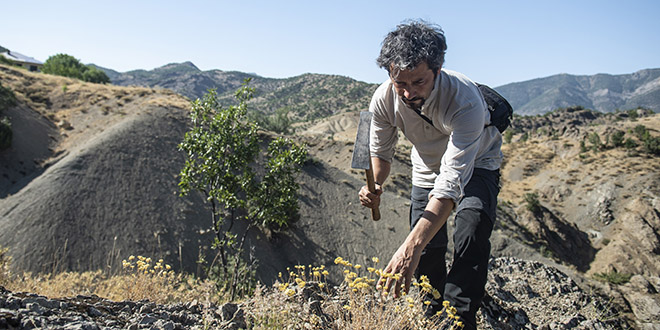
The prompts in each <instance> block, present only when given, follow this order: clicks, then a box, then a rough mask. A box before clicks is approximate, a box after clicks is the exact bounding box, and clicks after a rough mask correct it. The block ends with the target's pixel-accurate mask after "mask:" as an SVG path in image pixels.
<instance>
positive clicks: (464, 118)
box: [429, 103, 485, 204]
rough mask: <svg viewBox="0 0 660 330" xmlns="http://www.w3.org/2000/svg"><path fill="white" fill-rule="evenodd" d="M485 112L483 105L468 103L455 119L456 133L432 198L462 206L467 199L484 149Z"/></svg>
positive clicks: (451, 137)
mask: <svg viewBox="0 0 660 330" xmlns="http://www.w3.org/2000/svg"><path fill="white" fill-rule="evenodd" d="M484 111H485V105H484V104H483V103H477V104H473V103H468V104H466V105H465V107H464V108H463V109H460V110H459V111H457V112H456V114H455V115H454V117H453V118H452V120H451V124H450V129H451V132H452V133H451V135H450V137H449V142H448V143H447V150H446V152H445V154H444V155H443V157H442V163H441V165H440V173H439V174H438V176H437V177H436V179H435V182H434V186H433V189H432V190H431V192H430V193H429V198H431V197H435V198H449V199H452V200H453V201H454V203H456V204H458V202H459V200H460V199H461V197H463V195H464V189H465V185H466V184H467V183H468V181H470V178H471V177H472V172H473V171H474V164H475V159H476V156H477V153H478V152H479V148H480V137H481V135H482V134H483V131H484V122H485V118H484Z"/></svg>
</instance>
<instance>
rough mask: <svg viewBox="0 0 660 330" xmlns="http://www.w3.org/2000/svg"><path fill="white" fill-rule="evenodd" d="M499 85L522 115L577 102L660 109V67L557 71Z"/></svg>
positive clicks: (609, 108)
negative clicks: (572, 72) (617, 71)
mask: <svg viewBox="0 0 660 330" xmlns="http://www.w3.org/2000/svg"><path fill="white" fill-rule="evenodd" d="M496 89H497V91H498V92H500V93H501V94H502V95H503V96H504V97H506V98H507V99H508V100H509V102H510V103H511V105H512V106H513V108H514V111H515V113H517V114H520V115H536V114H543V113H546V112H549V111H552V110H555V109H557V108H565V107H570V106H576V105H580V106H583V107H585V108H588V109H593V110H597V111H600V112H614V111H616V110H617V109H620V110H628V109H633V108H637V107H644V108H648V109H651V110H653V111H655V112H658V111H660V69H646V70H641V71H637V72H635V73H631V74H622V75H610V74H597V75H593V76H575V75H569V74H558V75H554V76H550V77H545V78H538V79H533V80H528V81H523V82H517V83H512V84H507V85H503V86H499V87H497V88H496Z"/></svg>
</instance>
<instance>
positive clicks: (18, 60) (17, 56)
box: [0, 50, 44, 71]
mask: <svg viewBox="0 0 660 330" xmlns="http://www.w3.org/2000/svg"><path fill="white" fill-rule="evenodd" d="M0 56H3V57H4V58H6V59H8V60H10V61H12V62H14V64H16V65H18V66H21V67H24V68H26V69H28V70H29V71H41V67H42V66H43V65H44V64H43V63H42V62H40V61H38V60H35V59H34V58H32V57H29V56H25V55H23V54H21V53H17V52H12V51H10V50H7V51H6V52H4V53H0Z"/></svg>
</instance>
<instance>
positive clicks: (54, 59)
mask: <svg viewBox="0 0 660 330" xmlns="http://www.w3.org/2000/svg"><path fill="white" fill-rule="evenodd" d="M41 71H42V72H43V73H49V74H54V75H58V76H64V77H69V78H76V79H80V80H84V81H87V82H92V83H103V84H105V83H109V82H110V78H108V76H107V75H106V74H105V72H103V71H101V70H99V69H97V68H94V67H91V66H87V65H84V64H82V63H80V61H79V60H78V59H77V58H75V57H73V56H71V55H67V54H57V55H53V56H51V57H49V58H48V59H47V60H46V62H44V66H43V67H42V68H41Z"/></svg>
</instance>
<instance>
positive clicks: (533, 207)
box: [523, 193, 541, 213]
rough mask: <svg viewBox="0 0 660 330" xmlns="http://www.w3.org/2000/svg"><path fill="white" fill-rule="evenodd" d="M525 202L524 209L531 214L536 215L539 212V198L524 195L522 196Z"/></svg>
mask: <svg viewBox="0 0 660 330" xmlns="http://www.w3.org/2000/svg"><path fill="white" fill-rule="evenodd" d="M523 199H524V201H525V208H526V209H527V210H528V211H530V212H532V213H537V212H539V211H541V203H540V202H539V196H538V194H536V193H526V194H525V195H524V196H523Z"/></svg>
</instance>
